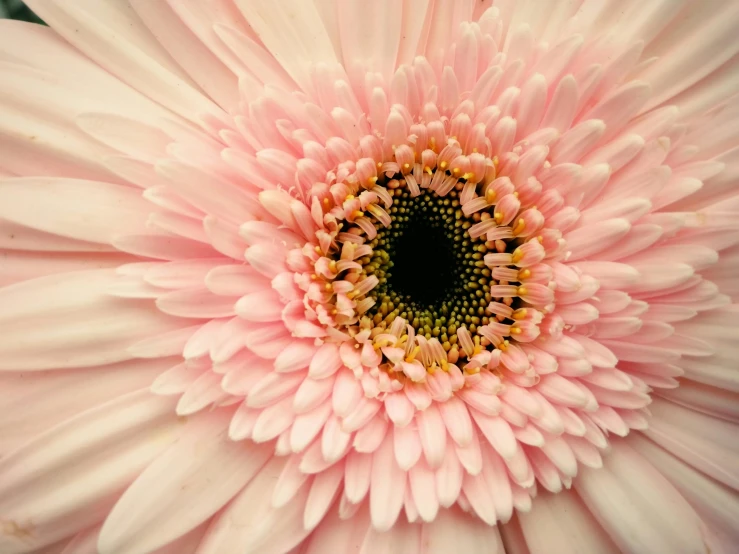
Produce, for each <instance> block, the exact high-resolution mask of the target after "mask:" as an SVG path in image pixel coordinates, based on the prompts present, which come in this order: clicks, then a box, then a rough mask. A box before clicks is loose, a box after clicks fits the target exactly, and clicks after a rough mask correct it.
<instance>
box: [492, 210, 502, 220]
mask: <svg viewBox="0 0 739 554" xmlns="http://www.w3.org/2000/svg"><path fill="white" fill-rule="evenodd" d="M493 219H495V222H496V223H500V222H501V221H503V214H502V213H501V212H495V213H494V214H493Z"/></svg>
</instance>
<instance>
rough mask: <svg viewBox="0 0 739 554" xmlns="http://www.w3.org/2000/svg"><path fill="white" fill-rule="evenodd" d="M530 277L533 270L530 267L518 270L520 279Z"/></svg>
mask: <svg viewBox="0 0 739 554" xmlns="http://www.w3.org/2000/svg"><path fill="white" fill-rule="evenodd" d="M529 277H531V270H529V269H522V270H521V271H519V272H518V280H519V281H520V280H521V279H528V278H529Z"/></svg>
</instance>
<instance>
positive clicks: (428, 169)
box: [423, 166, 434, 175]
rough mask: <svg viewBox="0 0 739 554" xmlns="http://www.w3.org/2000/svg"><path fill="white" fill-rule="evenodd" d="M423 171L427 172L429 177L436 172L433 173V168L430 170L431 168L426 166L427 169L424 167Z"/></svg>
mask: <svg viewBox="0 0 739 554" xmlns="http://www.w3.org/2000/svg"><path fill="white" fill-rule="evenodd" d="M423 170H424V171H425V172H426V173H428V174H429V175H433V174H434V172H433V171H431V168H430V167H429V166H426V167H424V168H423Z"/></svg>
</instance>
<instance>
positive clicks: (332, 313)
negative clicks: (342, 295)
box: [331, 308, 339, 315]
mask: <svg viewBox="0 0 739 554" xmlns="http://www.w3.org/2000/svg"><path fill="white" fill-rule="evenodd" d="M338 313H339V310H337V309H336V308H334V309H333V310H331V315H336V314H338Z"/></svg>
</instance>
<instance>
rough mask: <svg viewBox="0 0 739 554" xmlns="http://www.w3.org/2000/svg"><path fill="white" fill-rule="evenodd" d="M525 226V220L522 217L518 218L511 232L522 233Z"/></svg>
mask: <svg viewBox="0 0 739 554" xmlns="http://www.w3.org/2000/svg"><path fill="white" fill-rule="evenodd" d="M525 228H526V220H525V219H523V218H520V219H519V220H518V221H517V222H516V226H515V227H514V228H513V234H514V235H518V234H520V233H523V230H524V229H525Z"/></svg>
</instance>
